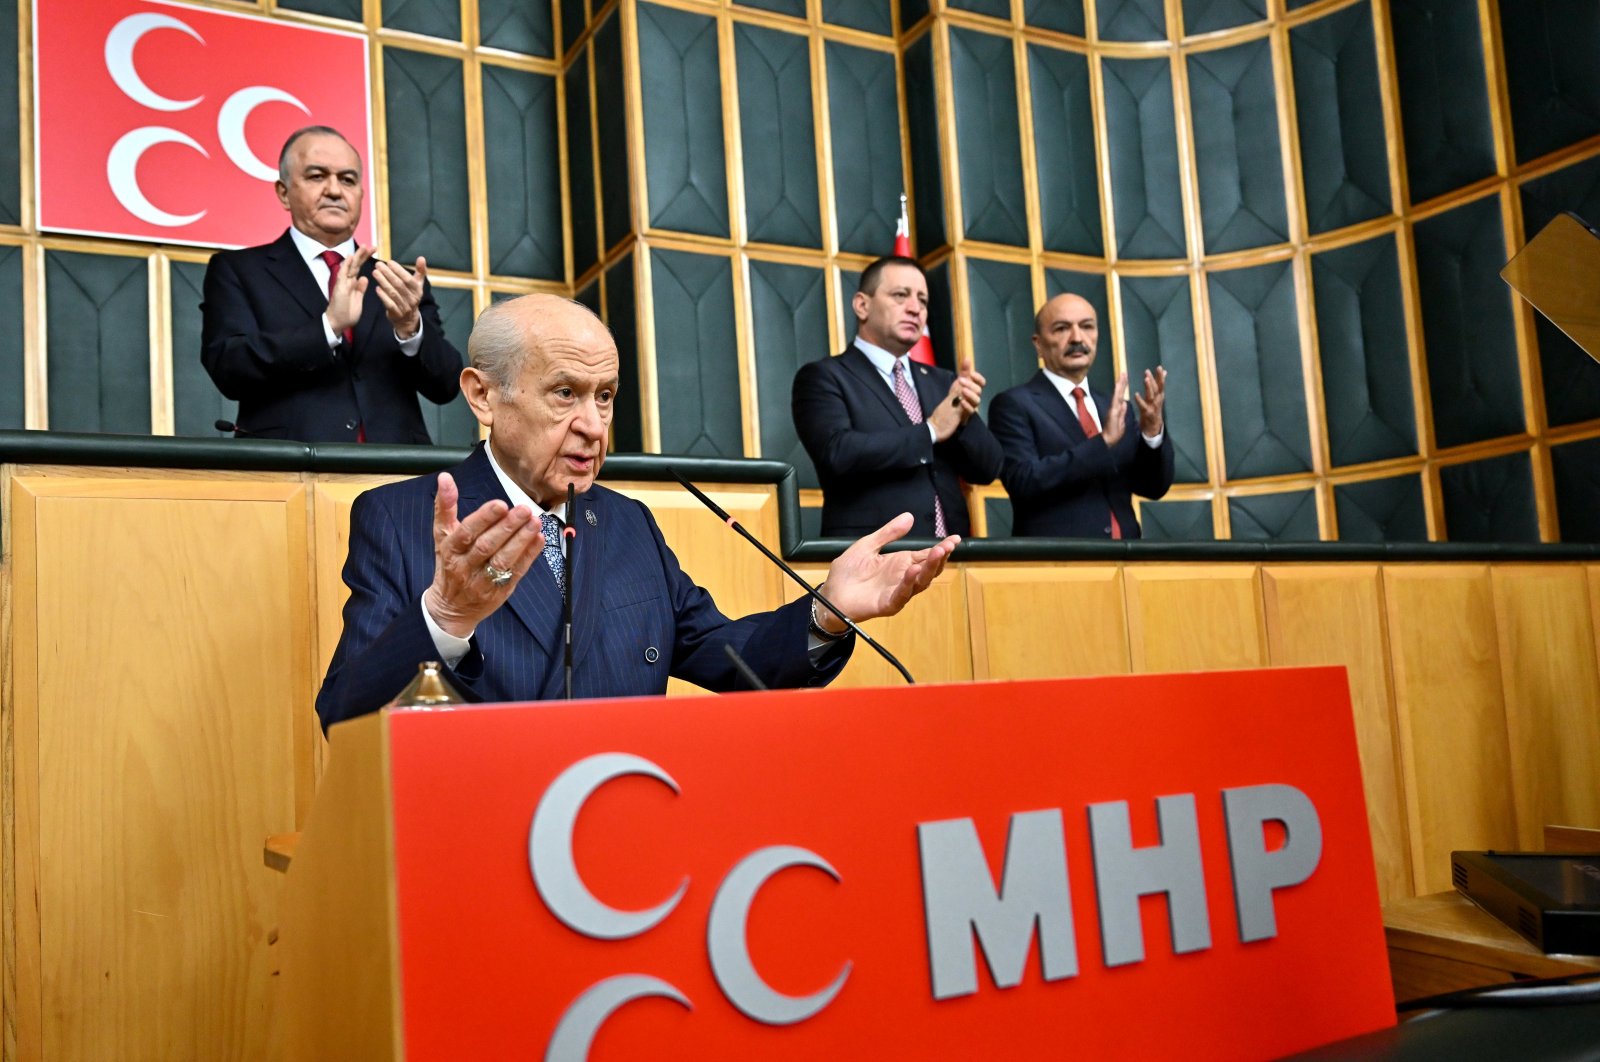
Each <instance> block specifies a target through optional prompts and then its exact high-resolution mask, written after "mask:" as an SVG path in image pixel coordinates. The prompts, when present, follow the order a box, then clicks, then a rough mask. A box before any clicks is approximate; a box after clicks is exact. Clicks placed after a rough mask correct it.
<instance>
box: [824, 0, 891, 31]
mask: <svg viewBox="0 0 1600 1062" xmlns="http://www.w3.org/2000/svg"><path fill="white" fill-rule="evenodd" d="M822 21H824V22H826V23H828V24H829V25H830V26H847V27H849V28H850V29H858V30H864V31H866V32H867V33H879V34H882V35H883V36H885V37H887V36H890V35H891V34H893V33H894V14H893V13H892V12H891V11H890V10H889V0H822Z"/></svg>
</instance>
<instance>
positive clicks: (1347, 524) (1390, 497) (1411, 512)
mask: <svg viewBox="0 0 1600 1062" xmlns="http://www.w3.org/2000/svg"><path fill="white" fill-rule="evenodd" d="M1333 505H1334V512H1335V513H1336V515H1337V516H1338V518H1339V541H1341V542H1426V541H1428V517H1427V514H1426V512H1424V510H1423V507H1422V480H1421V478H1420V477H1418V476H1395V477H1393V478H1391V479H1369V480H1363V481H1361V482H1359V483H1336V484H1334V487H1333Z"/></svg>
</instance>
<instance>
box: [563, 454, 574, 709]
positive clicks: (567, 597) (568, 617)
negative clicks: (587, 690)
mask: <svg viewBox="0 0 1600 1062" xmlns="http://www.w3.org/2000/svg"><path fill="white" fill-rule="evenodd" d="M577 516H578V492H577V488H576V487H574V486H573V485H572V484H571V483H570V482H569V483H568V484H567V526H566V527H564V528H562V530H561V535H562V537H563V538H565V539H566V540H567V565H566V567H567V577H566V579H565V580H563V582H562V586H561V632H562V634H561V636H562V645H561V666H562V670H563V674H564V675H565V678H566V683H567V700H569V701H570V700H572V573H573V570H574V569H575V568H576V567H577V565H575V564H573V560H574V559H575V558H576V557H577V555H578V532H577V530H576V529H575V528H574V527H573V524H574V523H575V522H576V520H577Z"/></svg>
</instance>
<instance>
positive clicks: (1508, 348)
mask: <svg viewBox="0 0 1600 1062" xmlns="http://www.w3.org/2000/svg"><path fill="white" fill-rule="evenodd" d="M1505 247H1506V245H1505V236H1504V234H1503V231H1502V229H1501V222H1500V201H1499V199H1497V198H1495V197H1494V196H1489V197H1488V198H1485V199H1479V200H1476V201H1474V202H1471V203H1467V204H1464V205H1462V206H1459V207H1456V208H1454V209H1453V210H1449V211H1446V212H1445V213H1443V214H1437V215H1435V216H1434V217H1431V218H1428V219H1427V220H1425V221H1419V222H1417V226H1416V253H1417V282H1418V291H1419V292H1420V293H1421V296H1422V335H1423V344H1424V349H1425V350H1426V352H1427V356H1428V389H1429V391H1430V393H1431V397H1432V406H1433V434H1434V439H1435V441H1436V442H1437V443H1438V445H1439V446H1440V447H1441V448H1443V447H1450V446H1459V445H1461V444H1463V443H1469V442H1481V441H1483V440H1484V439H1493V438H1497V437H1498V436H1502V435H1515V434H1518V433H1520V432H1522V431H1523V430H1524V428H1525V425H1524V423H1523V419H1522V382H1521V378H1520V375H1519V374H1518V371H1517V343H1516V335H1515V333H1514V331H1513V328H1512V323H1511V289H1510V288H1508V287H1507V286H1506V284H1505V283H1504V281H1502V280H1501V279H1500V267H1501V266H1502V265H1503V264H1504V263H1505V260H1506V250H1505ZM1451 537H1452V538H1454V537H1455V536H1454V535H1453V534H1452V535H1451Z"/></svg>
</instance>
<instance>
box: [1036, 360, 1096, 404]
mask: <svg viewBox="0 0 1600 1062" xmlns="http://www.w3.org/2000/svg"><path fill="white" fill-rule="evenodd" d="M1039 371H1040V372H1042V373H1044V378H1045V379H1046V380H1049V381H1050V384H1051V386H1053V387H1054V388H1055V389H1056V390H1057V391H1060V392H1061V397H1062V398H1065V399H1066V400H1067V401H1068V402H1071V401H1072V400H1073V399H1072V390H1073V388H1075V387H1081V388H1083V393H1084V395H1085V396H1087V397H1088V399H1089V404H1090V405H1091V406H1092V405H1094V392H1093V391H1091V390H1090V389H1089V378H1088V377H1087V376H1085V377H1084V378H1083V382H1082V383H1073V382H1072V381H1071V380H1069V379H1067V378H1066V377H1065V376H1062V375H1061V374H1060V373H1056V372H1051V371H1050V370H1049V369H1047V368H1045V367H1044V366H1043V365H1041V366H1039Z"/></svg>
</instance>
